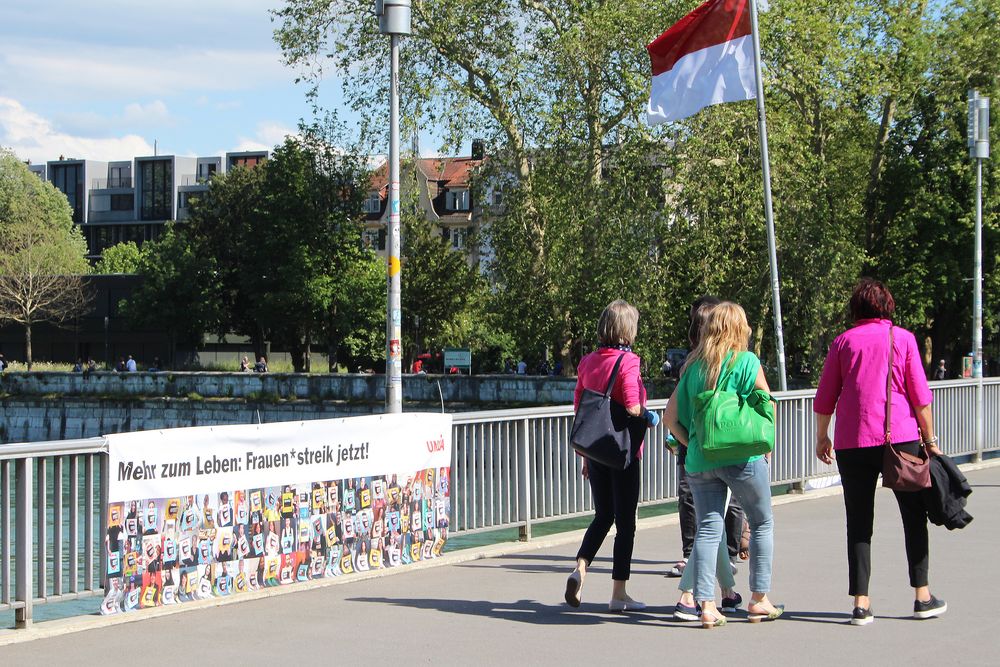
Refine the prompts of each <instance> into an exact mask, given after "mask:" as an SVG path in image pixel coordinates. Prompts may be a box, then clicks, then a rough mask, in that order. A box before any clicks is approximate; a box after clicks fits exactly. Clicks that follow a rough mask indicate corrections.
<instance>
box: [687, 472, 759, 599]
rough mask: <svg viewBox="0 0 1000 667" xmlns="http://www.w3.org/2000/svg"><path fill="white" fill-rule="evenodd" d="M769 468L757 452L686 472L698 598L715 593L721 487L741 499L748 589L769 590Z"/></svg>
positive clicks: (723, 501)
mask: <svg viewBox="0 0 1000 667" xmlns="http://www.w3.org/2000/svg"><path fill="white" fill-rule="evenodd" d="M769 468H770V466H769V464H768V463H767V461H766V460H764V459H762V458H761V459H758V460H756V461H753V462H750V463H745V464H741V465H732V466H723V467H721V468H715V469H713V470H706V471H705V472H699V473H693V472H688V476H689V477H690V484H691V494H692V495H693V496H694V511H695V518H696V520H697V522H698V534H697V535H696V536H695V538H694V550H693V551H692V552H691V556H692V560H693V561H694V566H695V568H696V569H695V572H694V576H695V585H694V598H695V600H697V601H698V602H705V601H708V600H714V599H715V569H716V565H717V561H718V555H719V545H720V543H721V541H722V534H723V532H724V525H725V524H724V521H723V516H724V514H725V512H726V489H727V487H728V488H729V489H732V491H733V494H734V495H735V496H736V498H737V499H739V501H740V504H742V505H743V510H744V511H745V512H746V516H747V520H748V521H749V522H750V590H751V591H752V592H754V593H767V592H768V591H769V590H771V560H772V556H773V553H774V518H773V515H772V513H771V481H770V469H769ZM689 567H690V566H689Z"/></svg>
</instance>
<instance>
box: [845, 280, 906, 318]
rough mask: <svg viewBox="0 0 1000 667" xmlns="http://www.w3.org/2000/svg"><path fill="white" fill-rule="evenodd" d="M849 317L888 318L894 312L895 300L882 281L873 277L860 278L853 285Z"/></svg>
mask: <svg viewBox="0 0 1000 667" xmlns="http://www.w3.org/2000/svg"><path fill="white" fill-rule="evenodd" d="M849 308H850V311H851V319H853V320H855V321H857V320H867V319H871V318H876V317H877V318H879V319H890V318H891V317H892V314H893V313H894V312H896V301H895V299H893V298H892V292H890V291H889V288H888V287H886V286H885V285H884V284H882V282H880V281H878V280H875V279H874V278H862V279H861V280H859V281H858V284H857V285H855V286H854V292H852V293H851V301H850V304H849Z"/></svg>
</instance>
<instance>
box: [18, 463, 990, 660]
mask: <svg viewBox="0 0 1000 667" xmlns="http://www.w3.org/2000/svg"><path fill="white" fill-rule="evenodd" d="M967 475H968V477H969V480H970V482H971V483H972V484H973V486H974V489H975V491H974V493H973V495H972V496H971V498H970V502H969V507H968V509H969V511H970V512H971V513H972V514H973V516H975V521H974V522H973V523H972V524H971V525H970V526H969V527H967V528H966V529H965V530H961V531H954V532H949V531H947V530H945V529H943V528H939V527H933V526H932V533H931V588H932V590H933V591H934V592H935V594H937V595H938V596H939V597H941V598H944V599H945V600H947V602H948V606H949V611H948V612H947V614H945V615H944V616H943V617H941V618H937V619H931V620H927V621H916V620H913V619H911V618H910V614H911V611H912V591H911V589H909V588H908V585H907V579H906V563H905V556H904V552H903V543H902V540H903V538H902V528H901V525H900V521H899V517H898V512H897V510H896V506H895V502H894V500H893V498H892V496H891V494H890V493H889V492H886V491H880V492H879V493H878V495H877V518H876V535H875V540H874V543H873V546H872V555H873V577H872V600H873V605H872V606H873V610H874V612H875V615H876V620H875V623H874V624H873V625H870V626H867V627H853V626H850V625H849V624H848V623H847V614H848V613H849V611H850V606H851V604H850V603H851V600H850V598H849V597H848V596H847V593H846V590H847V560H846V554H845V545H844V527H843V526H844V519H843V505H842V499H841V496H840V495H839V493H837V492H836V491H833V492H832V493H831V492H819V494H818V495H820V496H824V497H818V498H815V497H814V498H812V499H809V500H805V501H802V502H785V501H784V499H783V500H782V501H779V503H776V504H777V505H778V506H777V507H776V508H775V521H776V528H775V530H776V535H775V568H774V591H773V594H772V598H773V599H774V600H775V601H776V602H779V603H784V604H785V605H786V609H787V611H786V615H785V616H784V617H783V618H782V619H780V620H778V621H776V622H773V623H763V624H759V625H751V624H749V623H747V622H745V618H744V617H743V616H742V615H740V614H737V615H734V616H733V618H732V622H731V623H730V624H729V625H728V626H726V627H723V628H718V629H714V630H712V631H705V630H702V629H701V628H700V627H699V626H698V625H697V624H693V623H680V622H675V621H674V620H672V618H671V617H670V612H671V611H672V607H673V603H674V602H675V600H676V588H675V587H676V583H677V580H676V579H667V578H665V577H664V576H663V571H664V570H665V569H666V567H667V564H668V563H669V562H672V560H673V559H674V558H675V557H676V556H677V555H678V552H679V548H680V545H679V536H678V529H677V525H676V519H675V518H674V517H670V518H669V519H666V520H665V519H663V518H657V519H653V520H647V521H646V522H645V526H646V527H644V528H642V529H641V530H640V531H639V532H638V534H637V537H636V551H635V560H634V564H633V576H632V582H631V584H630V592H631V593H632V595H633V596H634V597H637V598H639V599H642V600H644V601H646V602H647V603H648V604H649V605H650V606H649V608H648V609H647V610H646V611H645V612H642V613H631V614H627V615H622V614H612V613H609V612H608V610H607V600H608V597H609V595H610V590H611V583H610V552H611V539H609V540H607V542H606V543H605V545H604V548H603V549H602V551H601V555H600V559H599V560H598V561H597V562H595V566H594V568H593V570H592V572H591V575H590V576H589V577H588V580H587V582H586V586H585V588H584V592H583V599H584V602H583V605H582V606H581V607H580V608H579V609H575V610H574V609H570V608H569V607H567V606H566V605H565V604H564V603H563V601H562V594H563V584H564V581H565V577H566V574H567V573H568V571H569V569H570V568H571V564H572V556H573V555H574V554H575V550H576V547H577V540H578V535H579V534H575V535H571V536H562V537H556V538H549V539H547V540H546V541H545V542H544V543H542V544H540V545H538V546H534V545H527V546H525V547H519V548H520V551H519V552H516V553H509V554H507V555H504V556H499V557H492V558H485V559H479V560H470V561H467V562H461V563H455V564H451V565H445V566H441V567H433V568H426V569H420V570H416V571H411V572H405V573H400V574H398V575H394V576H386V577H380V578H376V579H368V580H363V581H344V582H343V583H338V584H337V585H332V586H327V587H323V588H315V589H311V590H306V591H301V592H295V593H291V594H284V595H277V596H273V597H268V598H267V599H258V600H250V601H244V602H238V603H234V604H226V605H223V606H214V607H206V608H200V609H195V610H190V611H184V612H180V613H176V614H170V615H160V616H150V617H146V618H140V617H142V616H143V615H144V613H143V612H140V613H138V614H135V615H134V616H135V617H136V618H140V620H137V621H136V622H129V623H124V624H117V625H107V620H106V619H99V618H93V617H87V618H82V619H68V620H63V621H51V622H49V623H39V624H37V625H36V627H35V628H34V629H32V630H28V631H3V632H0V644H2V643H3V642H4V641H10V640H11V638H12V637H13V636H14V635H12V634H11V633H22V634H16V638H17V641H18V643H14V644H10V645H7V646H0V665H29V664H30V665H39V664H42V665H49V664H51V665H60V664H73V665H108V664H141V665H144V666H145V667H149V666H153V665H178V664H195V663H197V664H247V665H294V664H335V663H336V664H344V663H347V664H355V665H363V664H373V665H383V664H386V663H387V661H388V662H389V663H391V664H410V665H422V664H434V663H436V664H447V665H466V664H473V663H474V664H479V665H494V664H495V665H501V664H510V663H519V664H524V665H536V664H537V665H543V664H546V665H550V664H569V665H572V664H588V665H591V664H593V665H609V664H615V663H631V664H641V665H646V664H649V665H653V664H657V665H662V664H670V663H675V664H680V663H687V664H694V661H696V660H706V661H708V662H709V663H717V664H741V663H753V664H774V665H792V664H811V665H844V664H854V665H857V664H861V665H867V664H878V663H883V664H913V665H942V664H956V665H997V664H1000V615H998V614H997V611H996V607H997V605H996V602H997V594H998V592H1000V591H998V587H997V573H996V571H995V570H996V568H997V567H998V566H1000V562H998V559H997V551H998V547H1000V512H998V510H1000V467H987V468H983V469H979V470H974V471H968V472H967ZM570 538H571V539H572V542H569V541H568V539H570ZM560 542H561V543H560ZM539 546H541V547H542V548H539ZM505 548H509V545H508V547H505ZM737 585H738V590H739V591H741V592H742V593H743V595H744V596H745V597H746V596H747V579H746V569H745V568H741V572H740V573H739V574H738V575H737ZM154 611H155V610H154ZM147 616H149V615H147ZM79 628H86V629H85V631H81V632H73V633H69V634H68V633H66V632H68V631H70V630H73V629H79ZM49 634H53V635H55V636H49V637H46V636H45V635H49ZM28 638H35V639H33V640H32V641H23V640H25V639H28Z"/></svg>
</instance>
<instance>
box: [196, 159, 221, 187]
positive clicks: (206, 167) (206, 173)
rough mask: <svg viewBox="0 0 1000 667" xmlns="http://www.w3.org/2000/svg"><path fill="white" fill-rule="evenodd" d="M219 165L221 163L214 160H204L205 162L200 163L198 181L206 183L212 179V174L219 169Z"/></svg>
mask: <svg viewBox="0 0 1000 667" xmlns="http://www.w3.org/2000/svg"><path fill="white" fill-rule="evenodd" d="M218 167H219V165H217V164H215V163H214V162H207V163H206V162H203V163H201V164H199V165H198V182H199V183H204V182H205V181H208V180H210V179H211V178H212V176H214V175H215V172H216V169H218Z"/></svg>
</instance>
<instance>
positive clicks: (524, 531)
mask: <svg viewBox="0 0 1000 667" xmlns="http://www.w3.org/2000/svg"><path fill="white" fill-rule="evenodd" d="M529 432H530V428H529V422H528V420H527V419H522V420H520V421H519V422H517V457H518V458H517V469H518V475H517V479H518V482H519V486H518V489H517V507H518V510H519V511H518V517H517V519H518V521H519V522H520V526H519V527H518V532H519V536H518V539H520V540H521V541H522V542H527V541H529V540H530V539H531V497H532V489H533V488H534V485H535V480H534V476H533V475H532V470H533V467H532V465H531V442H530V436H529Z"/></svg>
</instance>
